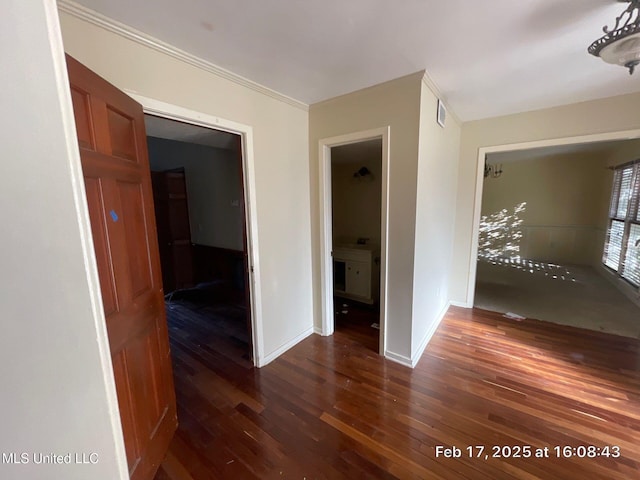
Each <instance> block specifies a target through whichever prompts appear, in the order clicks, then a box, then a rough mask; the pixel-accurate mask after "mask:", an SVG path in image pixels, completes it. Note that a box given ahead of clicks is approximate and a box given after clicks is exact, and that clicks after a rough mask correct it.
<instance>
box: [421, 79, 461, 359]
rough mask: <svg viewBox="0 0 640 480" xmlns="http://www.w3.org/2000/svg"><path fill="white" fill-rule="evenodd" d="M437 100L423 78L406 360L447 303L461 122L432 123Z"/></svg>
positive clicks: (428, 335) (428, 336) (427, 336)
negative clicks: (410, 329) (410, 332)
mask: <svg viewBox="0 0 640 480" xmlns="http://www.w3.org/2000/svg"><path fill="white" fill-rule="evenodd" d="M437 106H438V99H437V97H436V96H435V95H434V94H433V93H432V91H431V90H430V89H429V87H428V86H427V85H426V84H425V82H422V86H421V95H420V138H419V142H420V144H419V155H418V182H417V187H418V191H417V201H416V204H417V206H416V227H415V254H414V258H415V264H414V272H413V334H412V337H411V358H412V361H413V362H416V361H417V360H419V358H420V355H421V354H422V351H423V350H424V347H425V346H426V344H427V343H428V341H429V340H430V339H431V336H432V335H433V334H434V332H435V330H436V328H437V327H438V325H439V323H440V320H441V319H442V316H443V315H444V313H445V311H446V308H447V307H448V305H449V302H448V300H449V281H450V271H451V261H452V256H453V235H454V221H455V203H456V195H455V192H456V175H457V172H458V157H459V152H460V125H459V124H458V123H457V122H456V120H455V118H454V117H453V116H449V117H448V118H447V121H446V123H445V127H444V128H442V127H440V125H438V123H437V122H436V111H437Z"/></svg>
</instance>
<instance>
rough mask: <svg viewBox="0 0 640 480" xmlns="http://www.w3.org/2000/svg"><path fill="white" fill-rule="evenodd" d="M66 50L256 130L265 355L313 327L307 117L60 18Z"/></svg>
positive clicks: (112, 77) (151, 93)
mask: <svg viewBox="0 0 640 480" xmlns="http://www.w3.org/2000/svg"><path fill="white" fill-rule="evenodd" d="M61 25H62V33H63V39H64V45H65V50H66V51H67V52H68V53H70V54H71V55H72V56H74V57H75V58H77V59H78V60H79V61H80V62H82V63H84V64H85V65H87V66H88V67H89V68H91V69H92V70H94V71H95V72H97V73H98V74H99V75H101V76H102V77H104V78H106V79H107V80H109V81H110V82H111V83H113V84H114V85H115V86H116V87H118V88H120V89H123V90H128V91H131V92H136V93H138V94H140V95H143V96H145V97H149V98H153V99H155V100H159V101H163V102H166V103H169V104H172V105H178V106H181V107H184V108H188V109H192V110H195V111H197V112H203V113H205V114H209V115H213V116H218V117H221V118H224V119H227V120H231V121H235V122H238V123H242V124H244V125H249V126H251V127H252V128H253V141H254V160H255V178H256V192H255V195H256V199H257V201H256V205H253V206H252V207H253V209H254V211H255V212H256V215H257V218H258V231H257V232H255V234H256V235H257V238H258V239H259V251H258V252H257V254H258V259H259V260H258V261H259V271H260V274H261V279H262V281H261V283H260V288H261V292H262V312H261V313H262V319H263V322H264V343H263V345H262V350H263V352H264V355H265V356H268V355H270V354H271V353H274V352H276V351H278V350H279V349H280V348H281V347H283V346H285V345H287V344H288V343H289V342H292V341H295V339H296V338H299V336H300V335H303V334H305V333H306V332H308V331H309V330H310V329H311V328H312V324H313V320H312V319H313V308H312V284H311V276H310V272H311V261H310V259H311V237H310V217H309V211H310V206H309V198H310V195H309V162H308V157H309V136H308V135H309V126H308V112H307V111H305V110H304V109H302V108H298V107H296V106H292V105H290V104H289V103H286V102H283V101H280V100H278V99H275V98H272V97H271V96H267V95H265V94H263V93H261V92H258V91H256V90H254V89H252V88H248V87H246V86H244V85H240V84H239V83H236V82H232V81H230V80H227V79H226V78H223V77H221V76H218V75H215V74H212V73H210V72H207V71H205V70H203V69H200V68H197V67H195V66H193V65H191V64H188V63H185V62H182V61H180V60H178V59H176V58H174V57H172V56H169V55H167V54H164V53H161V52H159V51H157V50H155V49H151V48H149V47H147V46H145V45H141V44H139V43H137V42H134V41H132V40H130V39H128V38H125V37H123V36H120V35H117V34H115V33H112V32H110V31H107V30H106V29H103V28H101V27H98V26H96V25H93V24H90V23H88V22H86V21H84V20H81V19H79V18H76V17H74V16H71V15H69V14H66V13H61Z"/></svg>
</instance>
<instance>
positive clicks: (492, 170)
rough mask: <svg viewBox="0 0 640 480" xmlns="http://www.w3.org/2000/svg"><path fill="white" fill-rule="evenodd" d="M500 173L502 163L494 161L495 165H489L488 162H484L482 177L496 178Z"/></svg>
mask: <svg viewBox="0 0 640 480" xmlns="http://www.w3.org/2000/svg"><path fill="white" fill-rule="evenodd" d="M500 175H502V164H501V163H496V164H495V165H491V164H490V163H488V162H486V161H485V162H484V178H487V177H491V178H498V177H499V176H500Z"/></svg>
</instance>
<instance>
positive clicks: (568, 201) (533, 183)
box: [482, 152, 610, 265]
mask: <svg viewBox="0 0 640 480" xmlns="http://www.w3.org/2000/svg"><path fill="white" fill-rule="evenodd" d="M489 162H491V157H490V156H489ZM502 162H503V164H502V165H503V166H502V169H503V173H502V175H501V176H500V177H499V178H491V177H489V178H486V179H485V180H484V188H483V190H482V215H483V216H484V215H487V216H490V215H495V214H497V213H499V212H500V211H501V210H502V209H506V210H508V211H510V212H512V211H513V209H514V207H515V206H516V205H518V204H520V203H526V207H525V209H524V211H523V212H522V214H521V215H520V218H521V219H522V221H523V223H522V227H521V230H522V233H523V237H522V239H521V241H520V245H519V246H520V256H521V257H523V258H527V259H530V260H540V261H547V262H556V263H564V264H582V265H593V264H596V263H597V262H598V261H599V259H600V258H601V257H602V245H601V244H600V242H601V240H602V238H603V235H604V223H603V213H604V215H605V216H606V211H607V206H608V204H609V199H608V192H609V191H610V187H609V188H607V180H608V179H609V178H610V171H609V170H608V169H607V168H606V167H607V165H606V158H605V156H604V155H603V154H602V153H589V152H581V153H572V154H560V155H550V156H546V157H543V158H535V159H528V160H520V161H509V157H503V159H502Z"/></svg>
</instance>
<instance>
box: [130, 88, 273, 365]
mask: <svg viewBox="0 0 640 480" xmlns="http://www.w3.org/2000/svg"><path fill="white" fill-rule="evenodd" d="M127 94H128V95H129V96H131V97H132V98H134V99H135V100H136V101H138V102H139V103H140V104H141V105H142V107H143V110H144V113H145V116H154V117H159V118H161V119H164V120H171V121H176V122H179V123H181V124H186V125H189V126H196V127H203V128H204V129H206V130H207V131H208V132H211V131H216V132H220V133H227V134H232V135H233V138H234V139H235V141H236V142H237V151H238V152H240V153H241V155H240V156H239V158H238V161H239V162H241V164H242V176H241V181H242V190H243V196H242V198H240V199H238V200H239V201H242V206H243V208H244V213H243V218H244V225H245V227H246V233H245V239H246V247H245V249H244V262H245V264H246V268H247V271H248V273H249V275H248V285H246V288H245V291H246V292H247V293H248V295H247V297H248V302H249V303H248V305H247V306H246V308H247V310H248V316H249V317H250V320H251V328H250V331H251V337H250V343H251V359H252V360H251V363H252V365H253V366H256V367H262V366H264V365H265V363H267V362H265V358H264V353H263V352H264V346H263V338H264V334H263V322H262V309H261V305H262V296H261V288H260V285H261V284H260V265H259V262H258V261H257V256H258V251H259V242H258V236H257V234H256V232H257V216H256V212H255V208H254V205H255V204H256V196H255V192H256V186H255V184H256V182H255V165H254V156H253V129H252V127H250V126H248V125H244V124H241V123H237V122H233V121H230V120H226V119H223V118H220V117H214V116H211V115H208V114H205V113H202V112H197V111H194V110H190V109H187V108H183V107H179V106H177V105H172V104H168V103H165V102H161V101H158V100H155V99H152V98H149V97H145V96H142V95H139V94H136V93H133V92H127Z"/></svg>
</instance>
